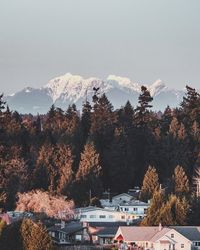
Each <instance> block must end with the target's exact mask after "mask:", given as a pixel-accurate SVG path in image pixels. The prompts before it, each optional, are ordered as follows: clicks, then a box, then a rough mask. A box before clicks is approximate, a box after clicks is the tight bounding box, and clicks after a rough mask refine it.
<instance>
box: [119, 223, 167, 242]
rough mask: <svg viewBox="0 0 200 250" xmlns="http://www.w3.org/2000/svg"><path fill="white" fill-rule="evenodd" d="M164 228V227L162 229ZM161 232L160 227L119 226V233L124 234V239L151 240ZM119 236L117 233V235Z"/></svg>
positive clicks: (129, 240)
mask: <svg viewBox="0 0 200 250" xmlns="http://www.w3.org/2000/svg"><path fill="white" fill-rule="evenodd" d="M162 230H163V229H162ZM158 232H159V227H137V226H134V227H128V226H127V227H119V229H118V232H117V233H118V235H120V234H121V235H122V236H123V238H124V241H127V242H132V241H150V240H151V239H152V238H153V236H155V234H157V233H158ZM116 236H117V235H116Z"/></svg>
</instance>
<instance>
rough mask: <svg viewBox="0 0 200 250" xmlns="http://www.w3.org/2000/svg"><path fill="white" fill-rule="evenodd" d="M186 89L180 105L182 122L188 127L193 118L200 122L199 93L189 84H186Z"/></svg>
mask: <svg viewBox="0 0 200 250" xmlns="http://www.w3.org/2000/svg"><path fill="white" fill-rule="evenodd" d="M186 90H187V93H186V96H185V97H183V102H182V103H181V107H182V111H183V113H184V118H183V119H184V123H185V124H186V125H187V126H188V127H190V126H191V124H192V123H193V122H194V121H195V120H196V121H197V122H198V123H199V124H200V118H199V114H200V94H199V93H198V92H197V91H196V90H195V89H194V88H191V87H189V86H186Z"/></svg>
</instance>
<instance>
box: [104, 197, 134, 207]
mask: <svg viewBox="0 0 200 250" xmlns="http://www.w3.org/2000/svg"><path fill="white" fill-rule="evenodd" d="M106 194H107V195H108V197H107V199H100V203H101V206H102V207H103V208H105V209H110V210H117V208H118V205H119V203H121V202H128V201H130V200H131V199H133V196H131V195H129V194H126V193H122V194H118V195H115V196H113V197H112V198H110V194H109V193H106Z"/></svg>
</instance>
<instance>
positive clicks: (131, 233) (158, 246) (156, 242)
mask: <svg viewBox="0 0 200 250" xmlns="http://www.w3.org/2000/svg"><path fill="white" fill-rule="evenodd" d="M114 239H115V240H117V241H118V242H120V241H123V242H125V243H127V244H132V245H134V246H137V247H141V248H143V250H149V249H150V250H199V249H200V247H199V245H198V244H199V242H200V241H199V239H200V229H199V227H179V228H177V227H161V226H158V227H132V226H131V227H127V226H126V227H119V228H118V231H117V233H116V235H115V237H114Z"/></svg>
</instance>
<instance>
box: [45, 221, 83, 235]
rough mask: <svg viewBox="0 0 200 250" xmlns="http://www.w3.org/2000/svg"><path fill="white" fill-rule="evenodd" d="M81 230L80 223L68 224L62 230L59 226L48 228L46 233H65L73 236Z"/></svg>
mask: <svg viewBox="0 0 200 250" xmlns="http://www.w3.org/2000/svg"><path fill="white" fill-rule="evenodd" d="M83 229H84V227H83V225H82V223H70V224H67V225H65V227H64V228H61V226H53V227H50V228H48V231H58V232H63V233H66V234H73V233H76V232H79V231H81V230H83Z"/></svg>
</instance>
